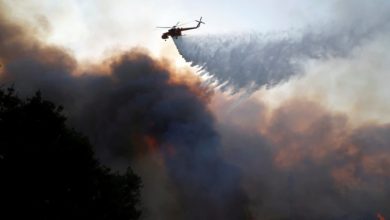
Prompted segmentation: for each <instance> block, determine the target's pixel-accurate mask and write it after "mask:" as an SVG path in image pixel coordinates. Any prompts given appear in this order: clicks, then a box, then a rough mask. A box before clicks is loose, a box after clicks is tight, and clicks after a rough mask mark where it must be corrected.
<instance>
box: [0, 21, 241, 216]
mask: <svg viewBox="0 0 390 220" xmlns="http://www.w3.org/2000/svg"><path fill="white" fill-rule="evenodd" d="M0 29H1V32H0V60H1V62H2V72H1V75H0V82H2V84H3V85H5V86H11V85H14V86H15V88H16V90H17V91H18V92H19V95H21V96H29V95H32V94H33V93H34V92H35V91H37V90H40V91H41V92H42V94H43V95H44V97H45V98H48V99H49V100H52V101H54V102H56V103H58V104H61V105H63V106H64V107H65V109H66V110H67V114H68V115H69V117H70V123H71V125H72V126H74V127H75V128H76V129H78V130H81V131H82V132H84V133H85V134H86V135H87V136H88V137H89V138H90V140H91V142H92V144H93V145H95V146H96V152H97V154H98V156H99V158H100V159H101V160H102V161H103V162H104V163H105V164H107V165H110V166H112V167H113V168H116V169H121V168H123V166H125V165H128V164H129V163H131V161H134V160H137V161H142V158H143V157H148V155H151V154H158V155H160V159H161V164H159V166H162V167H164V169H165V170H166V173H167V175H168V178H169V179H170V183H171V184H172V185H173V187H172V188H171V189H170V190H171V194H172V195H173V196H172V197H173V198H174V199H175V200H177V202H176V204H179V207H178V208H176V210H177V211H176V212H172V210H166V211H165V212H160V213H158V215H156V216H153V214H148V213H153V209H157V208H155V207H153V206H159V205H163V204H145V206H146V211H145V218H147V219H245V218H246V217H245V216H246V213H245V210H244V206H245V204H246V199H245V195H244V194H243V193H242V191H241V189H240V174H239V171H238V169H237V168H235V167H234V166H232V165H229V164H228V163H227V162H225V161H224V160H223V159H222V158H221V157H220V156H219V155H218V153H217V151H218V148H220V139H219V135H218V134H217V133H216V131H215V129H214V125H213V121H214V120H213V117H212V115H211V113H210V112H209V111H208V109H207V107H206V102H207V100H208V96H209V94H208V93H209V92H208V91H207V90H205V89H202V88H201V87H200V86H199V82H198V81H197V80H196V79H195V80H192V81H191V80H188V77H187V79H186V80H184V78H183V77H181V76H180V74H186V73H180V71H177V70H175V69H174V68H173V67H170V64H169V62H168V61H164V60H156V59H153V58H151V57H150V56H149V55H148V54H147V53H146V52H143V51H142V50H141V49H134V50H132V51H129V52H127V53H124V54H118V55H116V56H113V57H110V58H108V59H107V60H105V61H104V62H103V66H104V68H103V67H99V68H95V70H93V71H91V72H86V73H78V74H76V70H77V67H78V66H79V65H80V64H78V63H77V61H76V60H75V59H74V58H73V57H72V56H71V55H70V54H68V53H67V52H66V51H64V50H63V49H61V48H58V47H54V46H47V45H45V44H42V43H40V42H39V41H38V40H36V39H35V38H34V37H33V34H32V33H31V32H30V31H29V30H28V29H26V28H25V27H23V26H18V25H17V24H13V23H11V22H10V21H7V20H6V18H3V17H2V18H1V19H0ZM184 72H185V71H184ZM187 74H188V73H187ZM120 162H123V163H124V164H121V163H120ZM141 164H142V162H141ZM156 170H157V169H156ZM154 172H155V170H147V171H146V173H140V175H141V177H142V176H148V175H154ZM145 179H148V178H145ZM164 185H165V183H163V182H162V183H160V182H155V183H145V187H155V188H158V187H161V188H162V189H163V187H164ZM145 190H151V191H152V190H153V189H149V188H146V189H145ZM156 200H157V199H156ZM145 201H146V202H150V203H152V202H154V201H153V199H150V198H149V200H148V199H146V200H145ZM163 201H164V200H163ZM156 203H157V202H156ZM148 209H152V211H150V212H148Z"/></svg>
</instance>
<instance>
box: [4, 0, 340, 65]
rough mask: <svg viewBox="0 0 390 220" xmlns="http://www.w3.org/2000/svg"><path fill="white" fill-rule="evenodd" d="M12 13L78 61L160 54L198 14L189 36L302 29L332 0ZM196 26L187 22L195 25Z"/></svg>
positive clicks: (79, 4)
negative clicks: (167, 30)
mask: <svg viewBox="0 0 390 220" xmlns="http://www.w3.org/2000/svg"><path fill="white" fill-rule="evenodd" d="M5 2H6V3H7V4H8V6H9V7H10V10H12V15H13V16H15V17H17V18H22V19H23V20H24V22H28V23H31V24H32V25H33V26H37V24H38V25H39V26H42V25H43V26H44V27H45V28H44V30H43V31H41V32H40V33H42V34H43V35H44V36H45V38H46V39H47V40H48V41H49V42H51V43H55V44H59V45H61V46H64V47H66V48H69V49H71V50H72V51H73V52H74V53H75V55H76V56H77V57H78V58H80V59H86V58H87V59H88V58H96V57H99V56H101V55H102V54H103V53H104V52H106V51H109V50H112V49H114V48H115V49H117V48H121V49H125V48H129V47H134V46H143V47H147V48H148V49H150V50H152V51H153V52H155V53H158V52H159V51H160V49H161V48H164V47H166V46H167V45H169V47H170V46H172V45H171V44H170V43H169V42H164V41H162V40H161V38H160V36H161V33H162V32H163V31H164V30H163V29H156V28H155V27H156V26H170V25H174V24H175V23H176V22H178V21H180V22H182V23H187V22H191V21H193V20H194V19H197V18H199V17H200V16H203V17H204V20H205V22H206V25H205V26H203V27H202V28H201V29H199V30H197V31H192V32H189V33H188V34H191V35H192V34H214V33H218V32H237V31H239V32H241V31H256V32H270V31H279V30H286V29H291V28H301V27H304V26H306V25H309V24H318V23H321V22H323V21H327V20H328V18H329V17H330V14H331V12H332V11H333V10H334V8H332V5H334V0H330V1H321V2H319V1H315V2H313V1H310V0H291V1H283V0H276V1H267V0H257V1H253V0H241V1H222V0H217V1H205V0H200V1H190V0H184V1H183V0H180V1H179V0H165V1H158V0H144V1H134V0H132V1H131V0H130V1H129V0H116V1H109V0H83V1H80V0H68V1H59V0H43V1H41V0H30V1H13V0H7V1H5ZM193 24H195V23H189V24H188V25H193Z"/></svg>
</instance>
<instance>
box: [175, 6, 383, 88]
mask: <svg viewBox="0 0 390 220" xmlns="http://www.w3.org/2000/svg"><path fill="white" fill-rule="evenodd" d="M374 2H375V3H377V4H375V3H374ZM374 2H373V3H369V4H368V3H365V2H364V1H357V2H350V1H349V3H350V4H347V3H345V4H342V3H340V4H337V5H335V6H334V7H335V10H336V9H337V10H338V11H340V14H336V15H335V16H336V17H337V18H335V20H334V21H333V22H332V23H331V24H328V25H322V26H314V27H310V28H307V29H306V30H300V31H298V30H295V31H285V32H280V33H271V34H259V33H241V34H224V35H218V34H214V35H204V36H184V37H181V38H178V39H174V42H175V44H176V46H177V48H178V50H179V52H180V54H181V55H182V56H183V58H184V59H185V60H186V61H188V62H191V63H192V65H194V66H198V67H200V68H201V71H200V73H201V74H209V75H210V76H211V79H209V82H211V83H215V82H217V84H218V85H220V86H221V89H222V90H225V89H231V90H232V91H233V92H237V91H238V90H239V89H245V90H247V91H249V92H250V91H254V90H256V89H258V88H260V87H262V86H267V87H271V86H274V85H275V84H278V83H280V82H283V81H287V80H288V79H289V78H290V77H292V76H296V75H298V76H299V75H300V74H302V72H303V71H302V63H303V62H304V61H307V60H308V59H327V58H330V57H345V56H348V55H349V54H350V52H351V51H352V50H353V49H354V48H356V47H358V46H359V45H361V44H363V43H364V42H365V41H367V40H369V39H370V38H371V37H373V36H375V35H376V34H378V33H382V32H383V31H384V30H389V27H390V25H389V24H390V6H389V4H388V2H384V1H374ZM380 3H382V5H381V4H380ZM373 5H374V6H373ZM356 12H358V13H359V14H357V13H356Z"/></svg>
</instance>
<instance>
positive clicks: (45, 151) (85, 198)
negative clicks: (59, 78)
mask: <svg viewBox="0 0 390 220" xmlns="http://www.w3.org/2000/svg"><path fill="white" fill-rule="evenodd" d="M65 122H66V117H64V115H63V114H62V107H59V106H56V105H55V104H53V103H52V102H49V101H46V100H43V99H42V97H41V94H40V93H39V92H38V93H36V94H35V96H33V97H32V98H30V99H27V100H22V99H20V98H19V97H18V96H17V95H16V94H15V92H14V89H13V88H9V89H8V90H6V91H4V90H3V89H0V175H1V177H0V201H1V203H0V204H4V205H2V210H3V211H2V213H1V214H2V216H4V215H8V214H10V215H9V216H11V217H12V219H22V218H25V219H81V218H82V219H138V218H139V216H140V210H139V207H138V206H139V200H140V193H139V188H140V179H139V177H138V176H136V175H135V174H134V173H133V172H132V170H131V169H130V168H129V169H128V170H127V172H126V173H124V174H119V173H114V172H112V171H111V170H110V169H108V168H106V167H104V166H102V165H101V164H99V162H98V160H96V159H95V158H94V153H93V150H92V147H91V145H90V143H89V142H88V140H87V138H86V137H84V136H83V135H81V134H80V133H78V132H76V131H74V130H73V129H70V128H68V127H67V125H66V123H65Z"/></svg>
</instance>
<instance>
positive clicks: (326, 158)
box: [216, 96, 390, 219]
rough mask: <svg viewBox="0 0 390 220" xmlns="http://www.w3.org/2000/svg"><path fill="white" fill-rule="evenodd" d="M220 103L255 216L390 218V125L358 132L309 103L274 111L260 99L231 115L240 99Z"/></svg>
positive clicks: (229, 146)
mask: <svg viewBox="0 0 390 220" xmlns="http://www.w3.org/2000/svg"><path fill="white" fill-rule="evenodd" d="M216 99H219V100H217V102H220V103H219V105H218V109H217V110H216V111H217V114H218V115H219V116H220V118H219V119H218V131H219V133H220V134H221V135H222V143H223V149H224V158H226V159H227V160H228V161H231V162H232V163H234V164H236V165H237V166H238V167H240V168H241V170H242V172H243V173H242V176H243V181H242V185H243V188H244V190H245V192H246V194H247V195H248V199H249V210H250V211H251V213H252V215H253V216H254V219H375V215H376V213H377V212H380V213H382V214H383V216H389V215H390V212H389V208H388V204H389V202H390V201H389V195H390V185H389V184H388V183H389V180H390V179H389V178H390V172H389V171H388V169H387V168H386V167H388V166H389V165H390V160H389V158H390V152H389V149H388V146H390V139H389V137H388V134H389V132H390V124H384V125H378V124H368V125H365V126H361V127H358V128H352V127H351V126H350V123H349V119H348V117H347V115H344V114H340V113H332V112H329V111H328V110H326V109H325V108H324V107H323V106H320V105H319V104H318V103H314V102H311V101H307V100H303V99H298V100H290V101H288V102H286V103H284V104H283V105H281V106H280V107H279V108H277V109H275V110H273V111H271V112H270V109H268V107H267V106H266V105H264V103H261V102H259V101H258V100H256V99H253V98H251V99H249V100H246V101H245V102H243V103H242V104H241V105H240V106H238V107H237V108H235V109H233V110H230V111H224V109H226V106H229V105H230V104H231V102H233V103H234V100H224V98H223V97H222V96H219V97H218V98H217V97H216ZM238 115H240V117H237V116H238ZM243 115H245V116H243Z"/></svg>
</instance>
